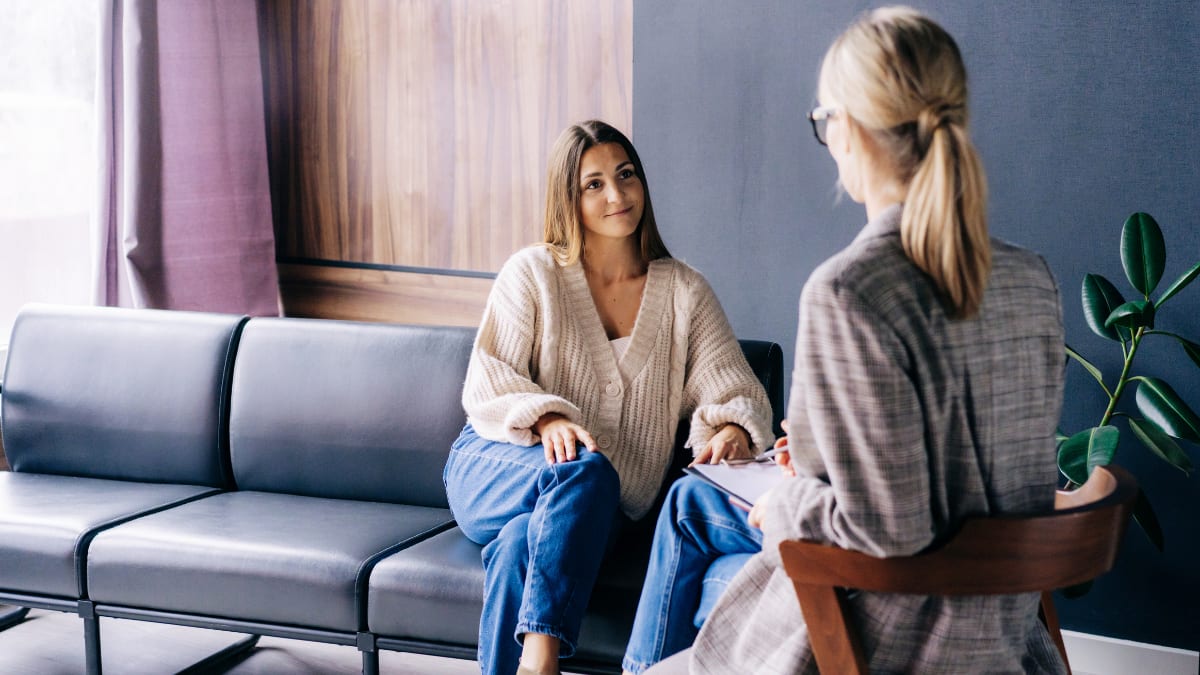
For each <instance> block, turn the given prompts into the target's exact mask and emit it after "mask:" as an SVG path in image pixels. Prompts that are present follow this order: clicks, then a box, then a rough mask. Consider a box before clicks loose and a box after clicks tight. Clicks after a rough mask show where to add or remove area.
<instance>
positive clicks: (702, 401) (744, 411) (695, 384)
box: [683, 270, 775, 454]
mask: <svg viewBox="0 0 1200 675" xmlns="http://www.w3.org/2000/svg"><path fill="white" fill-rule="evenodd" d="M689 271H690V272H691V274H689V275H687V277H686V278H685V280H686V283H687V285H688V291H689V295H690V297H691V299H692V301H693V302H694V303H695V304H694V307H693V309H692V312H691V316H690V322H689V330H688V337H689V340H688V346H687V367H686V372H685V375H684V385H683V409H684V410H693V411H694V412H693V413H692V431H691V435H690V436H689V437H688V441H687V446H688V447H689V448H691V449H692V453H693V454H696V453H698V452H700V451H701V450H703V449H704V446H705V445H707V444H708V441H709V439H711V438H712V437H713V435H714V434H715V433H716V432H717V430H718V429H719V428H720V427H721V426H723V425H725V424H729V423H733V424H737V425H738V426H740V427H742V428H743V429H745V430H746V432H747V433H748V434H750V442H751V443H752V445H753V448H752V449H753V450H754V451H756V452H761V451H763V450H766V449H767V448H770V447H771V446H772V445H773V444H774V442H775V436H774V433H773V431H772V429H771V418H772V416H771V404H770V402H769V401H768V400H767V392H766V390H764V389H763V386H762V383H760V382H759V381H758V378H757V377H756V376H755V375H754V371H753V370H751V369H750V364H748V363H747V362H746V357H745V355H743V354H742V348H741V346H740V345H739V344H738V341H737V338H736V337H735V336H734V334H733V329H732V328H731V327H730V325H729V320H728V319H727V318H726V317H725V312H724V310H722V309H721V304H720V302H719V301H718V300H717V296H716V294H715V293H714V292H713V290H712V287H710V286H709V285H708V282H707V281H706V280H705V279H704V277H702V276H700V274H699V273H697V272H694V271H691V270H689Z"/></svg>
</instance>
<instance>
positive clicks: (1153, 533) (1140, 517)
mask: <svg viewBox="0 0 1200 675" xmlns="http://www.w3.org/2000/svg"><path fill="white" fill-rule="evenodd" d="M1133 519H1134V520H1135V521H1136V522H1137V524H1138V525H1139V526H1140V527H1141V528H1142V532H1145V533H1146V538H1148V539H1149V540H1150V543H1151V544H1154V548H1157V549H1158V551H1159V553H1162V551H1163V546H1164V545H1165V542H1164V541H1163V531H1162V526H1161V525H1159V524H1158V516H1157V515H1155V514H1154V509H1153V508H1152V507H1151V506H1150V500H1149V499H1147V498H1146V492H1145V491H1144V490H1138V496H1137V500H1135V501H1134V502H1133Z"/></svg>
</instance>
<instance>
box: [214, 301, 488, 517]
mask: <svg viewBox="0 0 1200 675" xmlns="http://www.w3.org/2000/svg"><path fill="white" fill-rule="evenodd" d="M474 337H475V329H473V328H453V327H441V326H405V325H394V324H372V323H357V322H350V321H333V320H317V319H274V318H273V319H265V318H264V319H257V318H256V319H251V320H250V321H249V322H248V323H247V324H246V327H245V330H244V331H243V334H242V339H241V342H240V345H239V348H238V355H237V360H236V364H235V366H234V376H233V396H232V409H231V415H230V429H229V432H230V453H231V458H232V464H233V473H234V481H235V483H236V484H237V487H238V489H240V490H258V491H266V492H282V493H288V494H299V495H308V496H314V497H331V498H340V499H362V500H370V501H381V502H392V503H402V504H413V505H419V506H433V507H442V508H445V507H446V506H447V504H446V493H445V488H444V485H443V483H442V468H443V467H444V466H445V463H446V456H447V455H448V453H449V452H450V445H451V443H453V442H454V439H455V438H456V437H457V436H458V433H459V432H460V431H461V430H462V427H463V424H464V422H465V416H464V414H463V409H462V385H463V380H464V379H465V378H466V372H467V362H468V361H469V359H470V354H471V345H472V343H473V341H474Z"/></svg>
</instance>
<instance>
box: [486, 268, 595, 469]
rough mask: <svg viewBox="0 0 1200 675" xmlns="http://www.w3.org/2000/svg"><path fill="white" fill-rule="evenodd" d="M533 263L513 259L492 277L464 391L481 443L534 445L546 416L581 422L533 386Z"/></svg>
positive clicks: (536, 286)
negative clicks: (535, 429) (537, 424)
mask: <svg viewBox="0 0 1200 675" xmlns="http://www.w3.org/2000/svg"><path fill="white" fill-rule="evenodd" d="M539 271H540V270H539V269H538V266H537V264H536V258H535V257H534V256H531V255H529V254H528V253H527V252H523V253H518V254H517V255H514V256H513V257H512V258H510V259H509V261H508V262H507V263H505V265H504V268H503V269H501V270H500V274H499V275H498V276H497V277H496V281H495V283H494V284H493V286H492V291H491V293H490V294H489V296H488V301H487V306H486V308H485V309H484V311H483V320H482V321H481V323H480V325H479V333H478V334H477V335H476V337H475V347H474V349H473V350H472V351H471V361H470V365H469V366H468V367H467V379H466V382H465V383H464V385H463V398H462V401H463V408H464V410H466V413H467V418H468V420H469V421H470V423H471V425H472V426H473V427H475V431H476V432H477V433H478V434H479V435H480V436H483V437H484V438H488V439H491V440H495V441H505V442H508V443H514V444H517V445H526V446H528V445H533V444H535V443H537V442H538V441H539V439H538V437H537V435H536V434H534V433H533V431H532V430H531V429H530V427H532V426H533V424H534V422H536V421H537V420H538V418H540V417H541V416H542V415H545V414H547V413H558V414H560V415H563V416H565V417H567V418H568V419H570V420H571V421H573V422H576V423H578V422H579V421H580V420H581V418H582V416H581V413H580V411H579V408H577V407H576V406H575V405H574V404H572V403H571V402H570V401H568V400H567V399H565V398H563V397H561V396H556V395H554V394H550V393H548V392H546V391H545V390H543V389H542V388H541V387H540V386H538V385H537V384H536V383H535V382H534V381H533V376H532V374H531V363H532V359H533V349H534V342H535V340H537V339H538V338H539V337H540V336H539V333H540V330H541V326H542V314H543V312H541V311H540V308H539V302H541V301H542V299H543V294H542V289H544V288H546V287H547V284H549V283H550V282H549V281H547V280H546V279H543V278H539V276H545V274H544V273H542V274H539Z"/></svg>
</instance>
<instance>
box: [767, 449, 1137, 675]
mask: <svg viewBox="0 0 1200 675" xmlns="http://www.w3.org/2000/svg"><path fill="white" fill-rule="evenodd" d="M1137 492H1138V487H1137V482H1136V481H1135V480H1134V479H1133V477H1132V476H1130V475H1129V473H1128V472H1126V471H1125V470H1124V469H1122V468H1120V467H1117V466H1108V467H1097V468H1096V469H1095V470H1094V471H1093V472H1092V476H1091V477H1090V478H1089V479H1088V482H1087V483H1086V484H1085V485H1084V486H1083V487H1081V488H1080V490H1079V491H1078V493H1079V494H1068V493H1060V494H1059V495H1058V497H1057V498H1056V501H1055V505H1056V509H1055V510H1054V511H1053V512H1051V513H1046V514H1039V515H1033V516H1027V517H1010V516H993V517H980V518H971V519H968V520H966V521H965V522H964V523H963V525H962V528H961V529H960V530H959V531H958V532H957V533H956V534H955V535H954V536H953V537H951V538H950V539H948V540H946V541H945V542H944V543H942V544H941V545H939V546H936V547H934V548H932V549H930V550H928V551H925V552H922V553H920V554H917V555H914V556H906V557H897V558H874V557H872V556H869V555H866V554H863V553H859V552H857V551H847V550H844V549H840V548H837V547H833V546H827V545H823V544H817V543H813V542H804V541H785V542H783V543H781V544H780V547H779V550H780V554H781V556H782V557H783V564H784V567H785V568H786V569H787V573H788V576H789V577H790V578H791V579H792V583H793V585H794V587H795V589H796V595H797V597H798V598H799V600H800V606H801V610H802V612H803V614H804V620H805V623H806V624H807V625H808V627H809V634H810V638H811V640H812V646H813V653H814V656H815V657H816V659H817V664H818V666H819V668H820V669H821V670H822V671H823V672H827V673H866V672H868V671H867V664H866V661H865V658H864V656H863V653H862V647H861V641H860V639H859V636H858V635H857V634H856V632H855V629H854V628H853V626H852V624H851V622H850V620H849V617H848V615H847V613H846V601H845V595H844V592H843V591H842V590H841V589H844V588H853V589H858V590H864V591H876V592H880V593H912V594H920V595H1001V594H1015V593H1028V592H1035V591H1040V592H1042V602H1043V607H1042V611H1043V620H1045V621H1046V623H1047V627H1048V628H1050V631H1051V637H1053V638H1054V640H1055V642H1056V644H1057V645H1058V646H1059V650H1060V653H1061V654H1062V657H1063V662H1064V663H1066V652H1065V651H1064V650H1063V646H1062V636H1061V634H1060V633H1059V631H1058V625H1057V620H1056V618H1055V614H1054V610H1053V601H1052V599H1051V597H1050V593H1049V591H1052V590H1053V589H1057V588H1063V587H1066V586H1072V585H1075V584H1079V583H1082V582H1085V581H1089V580H1091V579H1094V578H1096V577H1098V576H1100V575H1101V574H1103V573H1105V572H1107V571H1108V570H1110V569H1112V566H1113V563H1114V562H1115V561H1116V557H1117V552H1118V550H1119V549H1120V545H1121V541H1122V540H1123V538H1124V535H1125V529H1126V527H1127V526H1128V524H1129V516H1130V513H1131V512H1132V509H1133V503H1134V501H1135V499H1136V498H1137ZM1047 603H1049V604H1048V606H1047ZM1068 667H1069V666H1068Z"/></svg>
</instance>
